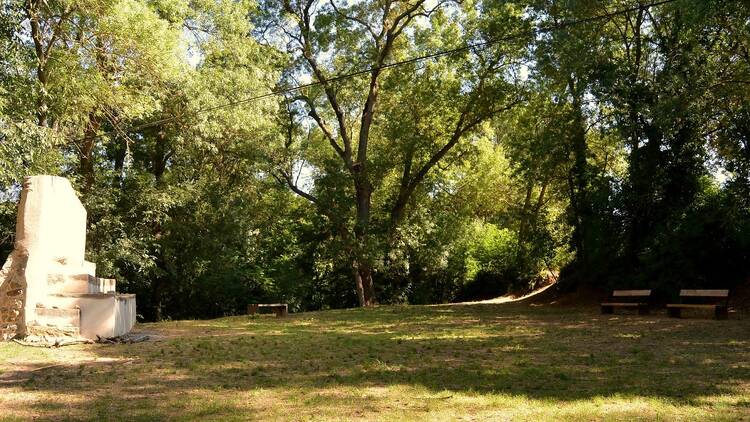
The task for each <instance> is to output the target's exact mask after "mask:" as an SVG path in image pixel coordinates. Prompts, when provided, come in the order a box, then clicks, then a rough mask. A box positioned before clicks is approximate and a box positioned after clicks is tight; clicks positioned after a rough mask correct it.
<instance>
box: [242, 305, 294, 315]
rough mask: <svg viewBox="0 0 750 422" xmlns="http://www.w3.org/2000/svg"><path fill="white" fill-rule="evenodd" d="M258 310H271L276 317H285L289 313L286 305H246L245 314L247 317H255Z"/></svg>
mask: <svg viewBox="0 0 750 422" xmlns="http://www.w3.org/2000/svg"><path fill="white" fill-rule="evenodd" d="M260 308H270V309H273V311H274V312H275V313H276V316H277V317H282V316H286V315H287V313H288V312H289V305H288V304H286V303H251V304H249V305H247V313H248V315H255V314H256V313H258V310H260Z"/></svg>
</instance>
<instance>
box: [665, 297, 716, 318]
mask: <svg viewBox="0 0 750 422" xmlns="http://www.w3.org/2000/svg"><path fill="white" fill-rule="evenodd" d="M683 309H710V310H713V311H714V315H715V316H716V319H727V318H729V290H680V303H670V304H668V305H667V313H668V314H669V316H671V317H674V318H679V317H680V316H682V315H681V313H682V310H683Z"/></svg>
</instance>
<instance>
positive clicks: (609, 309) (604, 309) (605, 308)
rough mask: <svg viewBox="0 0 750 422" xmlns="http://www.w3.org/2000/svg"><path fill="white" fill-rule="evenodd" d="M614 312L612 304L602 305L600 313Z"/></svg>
mask: <svg viewBox="0 0 750 422" xmlns="http://www.w3.org/2000/svg"><path fill="white" fill-rule="evenodd" d="M613 313H615V307H614V306H602V314H613Z"/></svg>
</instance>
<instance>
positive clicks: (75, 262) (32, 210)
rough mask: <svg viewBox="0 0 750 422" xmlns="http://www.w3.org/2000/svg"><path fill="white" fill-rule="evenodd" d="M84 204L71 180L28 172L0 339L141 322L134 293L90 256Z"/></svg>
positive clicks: (2, 274) (2, 278)
mask: <svg viewBox="0 0 750 422" xmlns="http://www.w3.org/2000/svg"><path fill="white" fill-rule="evenodd" d="M85 250H86V210H85V209H84V208H83V205H82V204H81V202H80V201H79V200H78V197H77V196H76V193H75V191H74V190H73V187H72V186H71V185H70V182H69V181H68V180H67V179H65V178H62V177H56V176H32V177H27V178H26V180H25V181H24V184H23V190H22V191H21V200H20V202H19V204H18V216H17V220H16V244H15V249H14V250H13V252H11V254H10V256H9V257H8V259H7V261H6V262H5V265H4V266H3V267H2V270H0V340H10V339H12V338H14V337H21V338H24V337H25V338H46V339H51V338H54V339H58V338H70V337H72V338H80V337H83V338H88V339H95V338H96V337H97V336H99V337H103V338H109V337H117V336H121V335H124V334H126V333H128V332H129V331H130V329H131V328H132V327H133V324H135V295H129V294H118V293H116V291H115V280H113V279H106V278H99V277H97V276H96V264H94V263H91V262H88V261H86V260H85V259H84V253H85Z"/></svg>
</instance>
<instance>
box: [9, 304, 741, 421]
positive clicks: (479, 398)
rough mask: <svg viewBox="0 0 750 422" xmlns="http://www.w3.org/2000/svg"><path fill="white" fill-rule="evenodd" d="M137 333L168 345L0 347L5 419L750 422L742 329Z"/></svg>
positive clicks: (383, 323) (473, 312)
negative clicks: (157, 338) (690, 421)
mask: <svg viewBox="0 0 750 422" xmlns="http://www.w3.org/2000/svg"><path fill="white" fill-rule="evenodd" d="M138 329H139V330H140V331H143V332H150V333H156V334H159V335H161V336H163V337H162V338H161V339H160V340H158V341H149V342H145V343H138V344H132V345H85V346H72V347H67V348H63V349H55V350H46V349H34V348H22V347H21V346H18V345H16V344H9V343H4V344H0V420H2V419H8V420H14V419H18V420H26V419H28V418H32V417H39V418H50V419H88V420H118V419H126V420H158V419H171V420H256V419H258V420H302V421H305V420H309V421H319V420H341V421H349V420H378V421H380V420H383V421H392V420H434V421H442V420H446V421H447V420H451V421H452V420H530V421H536V420H571V421H578V420H623V421H625V420H628V421H629V420H638V419H643V420H701V421H703V420H733V421H734V420H742V419H744V420H750V320H746V319H732V320H729V321H714V320H709V319H681V320H677V319H669V318H667V317H665V316H663V315H653V316H644V317H642V316H636V315H615V316H609V315H607V316H603V315H599V314H598V310H597V309H595V308H560V307H529V306H526V305H519V304H501V305H470V306H432V307H381V308H377V309H370V310H345V311H328V312H318V313H307V314H298V315H292V316H290V317H289V318H286V319H276V318H273V317H266V316H262V317H255V318H252V317H233V318H223V319H217V320H211V321H176V322H166V323H159V324H145V325H141V326H139V327H138ZM52 365H54V366H52Z"/></svg>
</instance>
